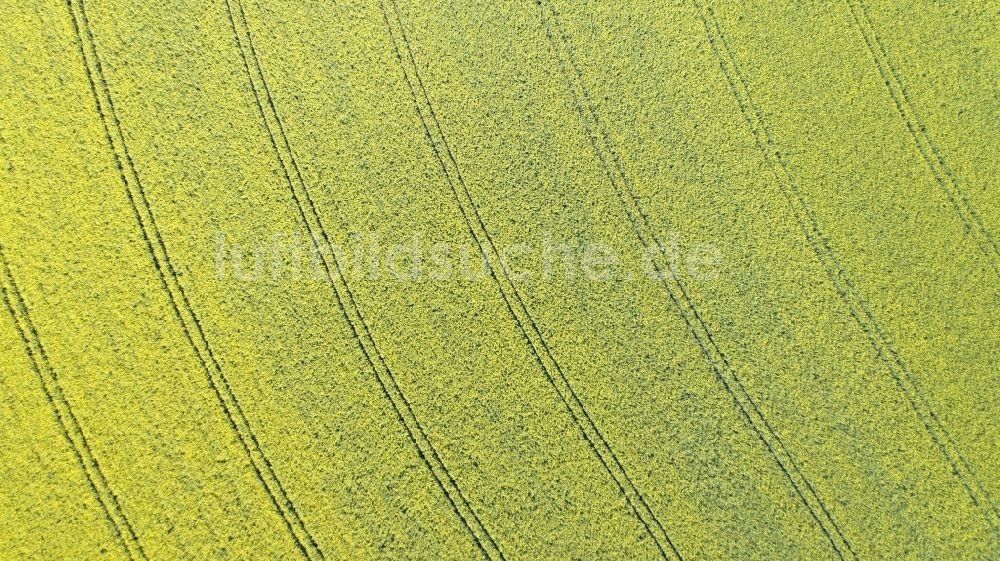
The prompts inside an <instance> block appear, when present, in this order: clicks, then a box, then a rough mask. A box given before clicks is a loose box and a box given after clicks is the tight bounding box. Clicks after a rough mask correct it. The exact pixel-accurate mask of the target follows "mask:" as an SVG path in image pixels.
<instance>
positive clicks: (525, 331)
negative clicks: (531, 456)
mask: <svg viewBox="0 0 1000 561" xmlns="http://www.w3.org/2000/svg"><path fill="white" fill-rule="evenodd" d="M389 3H390V4H391V6H392V8H391V12H392V14H393V15H392V17H391V18H390V15H389V12H390V10H387V9H386V5H385V4H386V2H385V1H383V0H380V2H379V7H380V8H381V10H382V15H383V17H384V19H385V25H386V30H387V32H388V34H389V37H390V40H391V42H392V45H393V48H394V50H395V54H396V60H397V62H398V64H399V68H400V71H401V72H402V74H403V77H404V80H405V82H406V85H407V88H408V92H409V94H410V98H411V100H412V101H413V105H414V109H415V111H416V113H417V116H418V118H419V119H420V123H421V125H422V127H423V132H424V136H425V138H426V140H427V143H428V144H429V146H430V148H431V151H432V152H433V154H434V157H435V160H436V161H437V163H438V165H439V166H440V168H441V172H442V175H443V176H444V178H445V180H446V181H447V183H448V185H449V187H450V188H451V191H452V194H453V195H454V198H455V202H456V204H457V205H458V207H459V209H460V210H461V212H462V216H463V219H464V221H465V224H466V227H467V228H468V230H469V235H470V237H472V238H473V239H474V240H475V241H476V245H477V247H478V249H479V251H480V253H481V254H482V256H483V259H484V261H485V262H486V263H488V264H492V266H488V267H487V270H488V271H489V275H490V278H491V279H492V281H493V282H494V283H495V284H496V286H497V288H498V290H499V292H500V295H501V297H502V298H503V301H504V305H505V306H506V309H507V310H508V312H509V314H510V316H511V318H512V319H513V320H514V322H515V324H516V325H517V329H518V331H519V333H520V334H521V335H522V337H523V338H524V340H525V342H527V343H528V346H529V347H530V348H531V352H532V355H533V356H534V359H535V360H536V362H537V363H538V366H539V367H540V368H541V369H542V371H543V373H544V374H545V377H546V379H547V380H548V382H549V384H551V385H552V387H553V389H554V390H555V391H556V392H557V393H558V394H559V398H560V399H561V400H562V403H563V404H564V406H565V407H566V410H567V411H568V412H569V414H570V415H571V417H572V418H573V422H574V423H575V424H576V426H577V428H578V429H579V431H580V433H581V435H582V436H583V438H584V439H585V440H586V441H587V444H588V446H589V447H590V449H591V450H592V451H593V452H594V454H595V456H597V458H598V460H600V462H601V465H602V466H603V467H604V469H605V470H606V471H607V473H608V475H609V476H610V477H611V478H612V480H613V481H614V482H615V485H616V486H617V487H618V489H619V491H620V492H621V494H622V495H623V496H624V497H625V499H626V501H627V502H628V505H629V507H630V508H631V509H632V511H633V513H634V514H635V516H636V517H637V518H638V519H639V520H640V521H641V522H642V524H643V526H644V528H645V529H646V531H647V532H648V533H649V535H650V537H652V538H653V540H654V542H655V543H656V547H657V549H658V550H659V552H660V554H661V555H662V556H663V558H665V559H683V556H682V555H681V553H680V551H679V550H678V547H677V545H675V543H674V542H673V540H672V539H671V538H670V536H669V534H668V533H667V531H666V528H665V527H664V524H663V522H661V521H660V519H659V517H657V515H656V513H655V512H654V511H653V509H652V507H651V506H650V505H649V502H648V501H647V499H646V498H645V496H644V495H643V493H642V491H641V490H640V489H639V488H638V487H637V486H636V485H635V483H634V482H633V481H632V478H631V477H630V476H629V474H628V472H627V471H626V470H625V467H624V466H623V465H622V463H621V460H619V458H618V455H617V454H616V453H615V451H614V449H613V448H612V447H611V445H610V444H609V443H608V441H607V439H606V438H605V437H604V435H603V434H602V433H601V430H600V429H599V428H598V427H597V424H596V423H595V422H594V419H593V418H592V417H591V415H590V413H589V412H588V411H587V408H586V406H585V405H584V403H583V402H582V401H581V400H580V398H579V396H578V394H577V392H576V391H575V390H574V389H573V386H572V384H571V383H570V381H569V378H567V376H566V374H565V373H564V372H563V369H562V366H561V365H560V364H559V361H558V360H557V359H556V357H555V356H554V355H553V353H552V351H551V349H550V348H549V345H548V344H547V343H546V341H545V338H544V336H543V335H542V333H541V330H540V328H539V327H538V324H537V322H536V321H535V319H534V317H533V316H532V314H531V311H530V310H529V309H528V307H527V305H526V304H525V302H524V299H523V298H522V297H521V294H520V292H519V290H518V288H517V285H516V284H515V283H514V281H513V280H512V279H511V278H510V277H509V276H508V274H507V271H506V269H505V268H504V267H503V266H502V263H503V261H502V259H501V257H500V253H499V250H498V249H497V246H496V244H495V243H494V241H493V239H492V237H491V236H490V233H489V230H488V229H487V227H486V224H485V222H484V221H483V218H482V216H481V214H480V212H479V209H478V207H477V205H476V202H475V200H474V199H473V197H472V194H471V193H470V191H469V189H468V187H467V186H466V184H465V179H464V178H463V177H462V172H461V169H460V167H459V165H458V161H457V160H456V158H455V154H454V152H453V150H452V148H451V146H450V145H449V144H448V139H447V137H446V136H445V134H444V131H443V129H442V127H441V123H440V121H439V120H438V117H437V114H436V112H435V110H434V106H433V104H432V103H431V100H430V96H429V95H428V93H427V89H426V88H425V86H424V84H423V79H422V78H421V77H420V71H419V67H418V65H417V61H416V59H415V56H414V53H413V49H412V46H411V44H410V41H409V39H408V38H407V36H406V29H405V26H404V24H403V21H402V18H401V16H400V13H399V7H398V6H397V5H396V3H395V2H394V0H389ZM392 20H394V21H395V22H396V25H395V26H394V25H393V23H392ZM397 35H398V37H397ZM400 45H402V48H401V46H400ZM403 50H405V52H406V55H405V56H404V55H403ZM418 90H419V92H420V93H418ZM428 123H431V124H432V125H433V126H432V125H430V124H428ZM498 269H499V270H500V273H499V274H497V270H498Z"/></svg>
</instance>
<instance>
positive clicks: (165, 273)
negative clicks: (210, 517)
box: [66, 0, 324, 559]
mask: <svg viewBox="0 0 1000 561" xmlns="http://www.w3.org/2000/svg"><path fill="white" fill-rule="evenodd" d="M66 7H67V9H68V10H69V17H70V19H71V20H72V24H73V30H74V32H75V34H76V41H77V48H78V49H79V53H80V57H81V59H82V62H83V65H84V69H85V72H86V74H87V79H88V82H89V84H90V90H91V94H92V95H93V99H94V103H95V106H96V109H97V111H98V113H99V114H100V119H101V124H102V126H103V128H104V133H105V136H106V140H107V145H108V149H109V150H110V152H111V153H112V155H113V157H114V160H115V167H116V168H117V171H118V174H119V179H120V180H121V182H122V185H123V186H124V187H125V190H126V192H127V194H128V199H129V202H130V204H131V208H132V211H133V213H134V216H135V219H136V222H138V224H139V227H140V230H141V232H142V237H143V240H144V241H145V244H146V248H147V250H148V253H149V257H150V259H151V260H152V261H153V264H154V266H155V267H156V271H157V273H158V274H159V278H160V283H161V286H162V288H163V290H164V291H165V292H166V293H167V296H168V297H169V299H170V304H171V308H172V310H173V312H174V315H175V317H176V318H177V320H178V322H179V323H180V326H181V329H182V330H183V332H184V337H185V339H186V340H187V342H188V343H189V344H190V345H191V349H192V350H193V351H194V353H195V354H196V355H197V357H198V361H199V363H200V364H201V366H202V368H203V370H204V372H205V375H206V378H207V380H208V384H209V387H210V388H211V389H212V392H213V393H214V394H215V397H216V398H217V400H218V403H219V406H220V407H221V408H222V410H223V412H224V414H225V415H226V417H227V420H228V422H229V425H230V427H231V428H232V429H233V431H234V432H235V433H236V435H237V437H238V440H239V441H240V444H241V446H242V448H243V451H244V453H245V454H246V458H247V461H248V462H249V463H250V466H251V468H252V469H253V471H254V474H255V475H256V477H257V480H258V481H259V482H260V484H261V485H262V486H263V487H264V489H265V490H266V492H267V494H268V496H269V498H270V499H271V502H272V504H273V506H274V508H275V510H276V511H277V512H278V513H279V514H280V515H281V518H282V520H283V521H284V523H285V526H286V527H287V529H288V532H289V534H290V535H291V537H292V538H293V540H294V541H295V544H296V546H297V547H298V550H299V552H300V553H301V554H302V555H303V556H304V557H306V558H308V559H323V558H324V557H323V552H322V551H321V550H320V548H319V546H318V545H317V543H316V540H315V539H314V538H313V537H312V535H311V534H310V532H309V530H308V529H307V528H306V526H305V523H304V522H303V521H302V518H301V517H300V516H299V513H298V511H297V510H296V508H295V504H294V503H293V502H292V500H291V498H290V497H289V496H288V493H287V492H286V491H285V489H284V486H283V485H282V483H281V480H280V479H279V478H278V476H277V474H276V473H275V472H274V467H273V466H272V465H271V462H270V460H269V459H268V458H267V456H266V455H265V454H264V452H263V450H262V449H261V446H260V442H259V441H258V439H257V436H256V434H255V433H254V431H253V428H252V427H251V426H250V423H249V421H248V420H247V418H246V414H245V413H244V411H243V408H242V406H241V405H240V402H239V400H238V399H237V397H236V395H235V394H234V393H233V390H232V388H231V386H230V384H229V381H228V380H227V379H226V376H225V374H224V373H223V372H222V367H221V365H220V364H219V361H218V359H216V357H215V355H214V353H213V352H212V347H211V346H210V345H209V343H208V340H207V339H206V338H205V333H204V331H203V329H202V326H201V321H200V320H199V318H198V315H197V314H196V313H195V311H194V309H193V308H192V307H191V303H190V302H189V300H188V298H187V295H186V294H185V293H184V287H183V285H181V283H180V279H179V278H178V276H177V272H176V270H175V269H174V266H173V264H172V263H171V260H170V255H169V254H168V253H167V247H166V245H165V243H164V241H163V237H162V235H161V234H160V230H159V228H158V227H157V225H156V220H155V218H154V216H153V211H152V208H151V207H150V205H149V200H148V199H147V198H146V193H145V191H144V189H143V186H142V182H141V181H140V179H139V175H138V172H137V171H136V169H135V164H134V162H133V161H132V156H131V155H130V154H129V151H128V147H127V146H126V143H125V136H124V134H123V133H122V129H121V122H120V121H119V119H118V114H117V113H116V111H115V106H114V101H113V100H112V97H111V91H110V90H109V88H108V84H107V81H106V80H105V78H104V74H103V69H102V66H101V59H100V57H99V56H98V53H97V47H96V44H95V43H94V36H93V33H92V31H91V29H90V22H89V20H88V18H87V12H86V7H85V5H84V2H83V0H66Z"/></svg>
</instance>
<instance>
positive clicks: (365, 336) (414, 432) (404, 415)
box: [225, 0, 506, 560]
mask: <svg viewBox="0 0 1000 561" xmlns="http://www.w3.org/2000/svg"><path fill="white" fill-rule="evenodd" d="M225 2H226V10H227V15H228V17H229V22H230V25H231V26H232V31H233V37H234V40H235V41H236V47H237V48H238V49H239V52H240V57H241V60H242V63H243V69H244V71H245V72H246V76H247V80H248V81H249V86H250V90H251V92H252V94H253V97H254V101H255V104H256V107H257V109H258V111H259V114H260V118H261V120H263V121H264V125H265V128H266V129H267V134H268V138H269V140H270V143H271V147H272V149H273V151H274V155H275V157H276V158H277V159H278V161H279V163H280V165H281V169H282V172H283V174H284V179H285V182H286V184H287V185H288V188H289V190H290V191H291V194H292V198H293V200H294V202H295V206H296V208H297V210H298V212H299V215H300V217H301V219H302V223H303V225H304V226H305V227H306V228H307V229H308V231H309V233H310V235H311V236H312V238H313V240H315V243H317V244H325V247H326V248H327V249H329V250H330V251H329V254H330V256H329V257H328V256H327V254H326V252H320V254H319V255H320V257H321V263H322V266H323V272H324V275H325V278H326V280H327V281H328V282H329V284H330V288H332V289H333V295H334V299H335V300H336V301H337V305H338V307H339V309H340V311H341V313H342V315H343V318H344V321H346V322H347V324H348V325H349V326H350V328H351V331H352V333H353V335H354V340H355V342H356V343H357V346H358V349H359V350H360V351H361V352H362V354H363V355H364V357H365V360H366V361H367V363H368V365H369V367H370V368H371V369H372V371H373V372H374V374H375V377H376V379H377V380H378V383H379V387H380V388H381V390H382V393H383V395H384V396H385V398H386V399H387V400H388V401H389V402H390V403H391V404H392V407H393V410H394V411H395V413H396V416H397V418H398V419H399V422H400V424H401V425H403V428H404V429H405V430H406V433H407V436H408V437H409V439H410V442H411V443H412V444H413V447H414V448H415V449H416V451H417V454H418V455H419V456H420V459H421V461H422V462H423V463H424V465H425V466H426V467H427V469H428V471H430V472H431V475H432V476H433V477H434V480H435V481H436V482H437V484H438V486H439V487H440V488H441V491H442V492H443V493H444V495H445V496H446V497H447V499H448V501H449V502H450V504H451V506H452V508H453V509H454V511H455V514H456V515H457V516H458V517H459V518H460V519H461V521H462V524H463V525H464V526H465V528H466V529H467V530H468V532H469V535H470V536H471V537H472V539H473V541H475V543H476V546H477V547H478V548H479V550H480V552H481V553H482V554H483V556H484V557H486V558H487V559H499V560H503V559H506V557H505V555H504V553H503V550H502V549H501V548H500V546H499V545H498V544H497V542H496V540H494V539H493V536H492V535H491V534H490V532H489V530H488V529H487V528H486V526H485V525H483V523H482V521H481V520H480V519H479V515H478V514H476V511H475V510H473V508H472V507H471V506H470V505H469V502H468V500H467V499H466V498H465V495H464V494H463V493H462V490H461V488H460V487H459V486H458V482H456V481H455V478H454V477H453V476H452V474H451V472H450V471H449V470H448V468H447V466H445V464H444V462H442V461H441V458H440V456H439V455H438V452H437V450H436V449H435V448H434V445H433V444H432V443H431V441H430V439H429V438H428V436H427V434H426V432H425V431H424V429H423V427H422V426H421V424H420V421H419V420H418V419H417V417H416V415H415V414H414V412H413V406H412V405H411V404H410V402H409V400H408V399H407V398H406V396H405V395H404V394H403V392H402V390H401V389H400V387H399V384H398V383H397V382H396V377H395V374H394V373H393V371H392V368H391V367H390V366H389V364H388V362H386V360H385V357H384V356H383V355H382V351H380V350H379V348H378V345H377V343H376V342H375V338H374V336H373V335H372V333H371V329H370V328H369V327H368V325H367V323H366V322H365V319H364V316H363V315H362V313H361V309H360V308H359V307H358V304H357V301H356V299H355V297H354V294H353V293H352V291H351V287H350V285H348V283H347V280H346V279H345V278H344V272H343V269H342V268H341V266H340V263H339V262H338V260H337V256H336V252H335V251H334V250H333V244H332V243H331V241H330V236H329V234H328V233H327V231H326V228H325V227H324V226H323V221H322V219H321V218H320V215H319V213H318V212H317V210H316V204H315V203H314V202H313V199H312V197H311V196H310V194H309V187H308V186H307V185H306V183H305V180H304V179H303V178H302V172H301V171H300V169H299V165H298V163H297V162H296V160H295V156H294V152H293V151H292V147H291V144H290V143H289V140H288V137H287V135H286V134H285V130H284V126H283V125H282V123H281V116H280V115H279V114H278V110H277V107H276V106H275V104H274V99H273V97H272V96H271V92H270V88H269V87H268V85H267V79H266V77H265V75H264V69H263V68H262V67H261V65H260V60H259V59H258V54H257V50H256V47H255V46H254V43H253V37H252V36H251V34H250V28H249V27H248V26H247V23H246V14H245V12H244V10H243V4H242V1H241V0H225ZM234 3H235V5H236V9H233V4H234Z"/></svg>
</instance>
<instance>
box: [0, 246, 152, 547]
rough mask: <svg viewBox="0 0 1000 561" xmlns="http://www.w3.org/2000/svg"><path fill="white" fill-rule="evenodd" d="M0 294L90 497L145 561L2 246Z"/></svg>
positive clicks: (120, 539) (123, 541)
mask: <svg viewBox="0 0 1000 561" xmlns="http://www.w3.org/2000/svg"><path fill="white" fill-rule="evenodd" d="M0 292H2V296H3V302H4V307H5V309H6V311H7V313H9V314H10V319H11V321H13V322H14V326H15V327H16V328H17V333H18V335H19V336H20V338H21V342H22V343H23V344H24V351H25V353H26V354H27V355H28V360H29V361H30V363H31V368H32V370H34V372H35V374H36V375H37V376H38V382H39V384H40V385H41V387H42V392H43V393H44V394H45V401H46V402H47V403H48V405H49V407H50V408H51V409H52V416H53V417H55V419H56V422H57V423H58V425H59V428H60V430H61V432H62V436H63V438H65V439H66V444H68V445H69V447H70V448H71V449H72V450H73V455H74V456H75V457H76V460H77V463H78V464H79V466H80V469H81V471H83V473H84V475H85V476H86V478H87V484H88V486H89V487H90V492H91V494H92V495H93V496H94V498H95V499H96V500H97V502H98V503H99V504H100V505H101V510H102V511H103V512H104V516H105V518H107V522H108V525H109V526H111V530H112V532H113V533H114V536H115V539H116V541H118V543H119V544H120V545H121V547H122V549H124V551H125V553H126V554H127V555H128V557H129V559H131V560H133V561H148V559H149V558H148V557H147V556H146V552H145V551H144V550H143V547H142V542H141V541H139V537H138V536H137V535H136V532H135V528H133V526H132V523H131V522H130V521H129V519H128V517H127V516H126V515H125V512H124V510H123V509H122V505H121V502H120V501H119V500H118V495H117V494H116V493H115V491H114V489H112V488H111V485H110V483H108V478H107V476H105V474H104V472H103V471H102V470H101V464H100V463H99V462H98V461H97V457H96V456H95V455H94V451H93V450H92V449H91V447H90V444H89V443H88V442H87V436H86V433H85V432H84V430H83V427H82V426H81V425H80V421H79V420H78V419H77V416H76V414H75V413H74V412H73V407H72V406H71V405H70V403H69V401H68V400H67V399H66V395H65V394H64V392H63V388H62V385H61V384H60V382H59V376H58V374H56V371H55V369H53V368H52V364H51V363H50V362H49V358H48V355H47V354H46V352H45V346H44V345H42V340H41V339H40V338H39V337H38V331H37V330H36V329H35V325H34V323H33V322H32V321H31V315H30V314H29V312H28V305H27V303H25V301H24V297H23V296H22V295H21V290H20V289H19V288H18V286H17V283H16V282H14V276H13V274H12V273H11V271H10V265H9V264H8V263H7V257H6V256H5V255H4V248H3V245H0Z"/></svg>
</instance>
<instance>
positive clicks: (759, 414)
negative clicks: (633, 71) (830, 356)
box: [535, 0, 857, 559]
mask: <svg viewBox="0 0 1000 561" xmlns="http://www.w3.org/2000/svg"><path fill="white" fill-rule="evenodd" d="M535 4H537V6H538V8H539V10H540V12H541V18H542V26H543V28H544V31H545V35H546V36H547V37H548V39H549V40H550V43H551V45H552V49H553V51H554V53H555V55H556V57H557V59H558V62H559V66H560V70H561V72H562V75H563V78H564V80H565V83H566V85H567V88H568V89H569V90H570V93H571V95H572V97H573V100H574V104H575V107H576V110H577V113H578V114H579V116H580V119H581V120H582V122H583V126H584V128H585V130H586V133H587V138H588V140H589V141H590V143H591V146H592V147H593V149H594V152H595V154H596V155H597V158H598V160H599V161H600V163H601V167H602V169H603V170H604V172H605V173H606V175H607V178H608V181H609V182H610V183H611V184H612V186H613V187H614V188H615V191H616V193H617V194H618V197H619V200H620V201H621V203H622V205H623V206H624V207H625V209H626V211H627V214H628V217H629V221H630V223H631V225H632V228H633V230H634V233H635V234H636V235H637V236H638V238H639V240H640V241H641V242H642V244H643V245H644V246H645V247H646V248H648V249H649V250H650V254H651V255H652V256H653V261H652V263H653V265H654V267H655V268H656V272H657V277H658V278H659V279H661V281H662V283H663V287H664V289H665V290H666V291H667V294H668V296H669V297H670V301H671V303H672V304H673V305H674V307H675V309H676V310H677V311H678V312H679V313H680V315H681V317H682V318H683V319H684V322H685V324H686V325H687V327H688V329H689V330H690V333H691V335H692V337H693V338H694V340H695V342H696V343H697V345H698V347H699V349H701V352H702V354H703V355H704V357H705V358H706V360H708V362H709V365H710V368H711V370H712V373H713V374H714V375H715V377H716V379H717V380H718V381H719V383H720V384H722V386H723V387H724V388H725V390H726V392H727V393H728V394H729V395H730V397H731V398H732V400H733V403H734V404H735V405H736V407H737V409H738V410H739V412H740V415H741V416H742V418H743V419H744V421H745V422H746V424H747V425H748V426H749V427H750V428H751V429H752V430H753V431H754V433H755V434H756V435H757V437H758V438H759V439H760V441H761V443H763V445H764V447H765V448H766V449H767V451H768V452H769V453H770V454H771V456H772V457H773V459H774V460H775V461H776V462H777V464H778V467H779V468H780V469H781V471H782V473H783V474H784V475H785V477H786V478H787V479H788V481H789V482H790V483H791V485H792V486H793V487H794V489H795V492H796V493H797V494H798V496H799V498H800V499H801V500H802V502H803V503H804V504H805V506H806V507H807V508H808V510H809V514H810V516H811V517H812V518H813V520H814V521H815V522H816V524H817V526H819V528H820V530H821V531H822V532H823V534H824V535H825V536H826V537H827V539H828V540H829V541H830V544H831V546H832V547H833V549H834V551H835V552H836V553H837V555H838V556H839V557H840V558H842V559H843V558H844V557H845V555H850V556H852V557H854V558H857V553H856V552H855V551H854V549H853V547H852V546H851V543H850V541H849V540H848V539H847V537H846V536H845V535H844V533H843V530H841V528H840V526H839V525H838V524H837V522H836V520H835V519H834V518H833V515H832V514H831V513H830V511H829V509H828V508H827V506H826V504H825V503H824V501H823V499H822V498H821V497H820V496H819V494H818V492H817V491H816V488H815V486H814V485H813V483H812V482H811V481H810V480H809V478H808V477H807V476H806V474H805V473H804V472H803V471H802V469H801V468H800V467H799V465H798V463H797V462H796V460H795V457H794V455H793V454H792V452H791V451H790V450H789V449H788V448H787V447H786V446H785V443H784V442H783V440H782V439H781V437H780V436H779V435H778V433H777V431H776V430H775V429H774V427H773V426H772V425H771V423H770V422H769V421H768V419H767V417H765V416H764V413H763V411H762V410H761V408H760V406H759V405H758V404H757V402H756V401H755V400H754V398H753V396H752V395H751V394H750V392H748V391H747V389H746V387H745V386H744V384H743V382H742V380H741V379H740V377H739V376H738V375H737V373H736V371H735V370H734V369H733V367H732V366H731V365H730V362H729V359H728V358H727V357H726V354H725V353H724V352H723V351H722V349H721V348H720V347H719V345H718V344H717V343H716V338H715V336H714V335H713V333H712V330H711V329H710V328H709V327H708V325H707V324H706V323H705V321H704V320H703V319H702V316H701V314H700V313H699V311H698V308H697V306H696V305H695V303H694V301H693V300H692V299H691V297H690V296H689V294H688V291H687V289H686V288H685V286H684V283H683V282H682V281H681V279H680V278H679V276H678V275H677V273H676V271H675V270H674V267H672V266H671V265H670V263H669V260H668V258H667V257H666V255H665V254H664V253H663V248H664V247H666V245H665V244H663V242H662V241H661V240H660V239H659V238H658V236H657V235H656V233H655V230H654V229H653V227H652V224H651V221H650V218H649V215H648V214H647V213H646V211H645V210H644V209H643V207H642V204H641V202H640V199H639V197H638V195H637V194H636V192H635V190H634V188H633V187H632V184H631V180H630V178H629V175H628V174H627V173H626V171H625V168H624V165H623V162H622V159H621V157H620V156H619V154H618V151H617V150H616V149H615V147H614V143H613V141H612V139H611V136H610V133H609V131H608V129H607V128H606V126H605V125H604V124H603V123H602V121H601V119H600V115H599V114H598V112H597V109H596V107H595V106H594V103H593V101H592V100H591V96H590V93H589V91H588V89H587V86H586V84H585V83H584V81H583V75H582V72H581V70H580V68H579V66H578V65H577V63H576V61H575V60H574V58H573V52H572V43H571V42H570V39H569V37H568V36H567V35H566V33H565V32H564V31H563V29H562V27H561V25H560V23H559V12H558V11H557V10H556V8H555V6H554V5H552V3H551V2H550V1H547V0H535ZM550 20H551V22H550ZM595 129H596V130H595ZM667 271H669V272H670V273H669V274H667Z"/></svg>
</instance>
